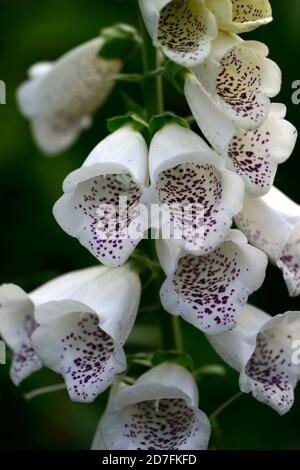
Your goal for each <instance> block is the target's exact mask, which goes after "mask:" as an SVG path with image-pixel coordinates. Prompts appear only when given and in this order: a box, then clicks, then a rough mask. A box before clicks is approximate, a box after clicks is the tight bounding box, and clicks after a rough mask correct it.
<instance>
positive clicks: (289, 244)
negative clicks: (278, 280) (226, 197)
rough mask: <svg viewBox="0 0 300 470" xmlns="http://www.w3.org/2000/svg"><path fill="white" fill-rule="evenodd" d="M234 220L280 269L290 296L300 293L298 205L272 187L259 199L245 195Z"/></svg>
mask: <svg viewBox="0 0 300 470" xmlns="http://www.w3.org/2000/svg"><path fill="white" fill-rule="evenodd" d="M235 222H236V224H237V225H238V227H239V228H240V230H242V232H244V234H245V235H246V237H247V238H248V240H249V243H251V244H252V245H254V246H256V247H257V248H259V249H260V250H262V251H264V252H265V253H266V254H267V255H268V257H269V259H270V261H271V262H272V263H273V264H275V265H277V266H278V267H279V268H280V269H281V270H282V272H283V276H284V280H285V282H286V284H287V287H288V289H289V293H290V295H291V296H293V297H296V296H298V295H300V206H299V205H298V204H296V203H295V202H293V201H292V200H291V199H289V198H288V197H287V196H285V194H283V193H282V192H281V191H279V190H278V189H277V188H275V187H273V188H272V189H271V191H270V192H269V193H268V194H267V195H266V196H263V197H262V198H258V199H253V198H250V197H246V198H245V204H244V207H243V209H242V211H241V212H240V213H239V214H238V216H237V217H236V218H235Z"/></svg>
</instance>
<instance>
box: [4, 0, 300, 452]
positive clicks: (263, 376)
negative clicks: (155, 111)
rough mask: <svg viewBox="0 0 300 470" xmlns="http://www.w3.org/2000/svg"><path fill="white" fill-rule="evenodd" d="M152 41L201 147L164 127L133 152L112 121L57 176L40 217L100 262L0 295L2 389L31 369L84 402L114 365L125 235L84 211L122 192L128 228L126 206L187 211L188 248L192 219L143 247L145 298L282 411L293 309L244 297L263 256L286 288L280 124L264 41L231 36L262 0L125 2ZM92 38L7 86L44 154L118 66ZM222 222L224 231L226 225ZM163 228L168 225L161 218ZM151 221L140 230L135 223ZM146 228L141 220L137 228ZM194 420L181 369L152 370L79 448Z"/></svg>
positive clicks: (175, 441) (184, 430) (286, 208)
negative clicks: (102, 229) (185, 325)
mask: <svg viewBox="0 0 300 470" xmlns="http://www.w3.org/2000/svg"><path fill="white" fill-rule="evenodd" d="M139 3H140V8H141V12H142V15H143V18H144V21H145V24H146V26H147V29H148V32H149V34H150V36H151V38H152V39H153V44H154V46H156V47H157V48H159V49H160V50H161V51H162V53H163V54H164V55H165V56H166V57H167V58H168V60H170V61H172V62H175V63H176V64H178V65H180V66H183V67H184V68H185V70H184V92H185V95H186V98H187V101H188V103H189V106H190V108H191V111H192V113H193V116H194V118H195V120H196V122H197V124H198V126H199V128H200V130H201V131H202V134H203V136H204V138H205V139H206V141H205V140H204V139H203V138H201V137H200V136H199V135H197V134H196V133H194V132H193V131H191V130H190V129H188V128H186V127H183V126H182V125H180V123H178V122H170V121H168V122H166V124H165V125H162V127H161V128H160V129H159V130H158V131H157V132H156V133H155V135H154V136H153V137H152V140H151V143H150V148H148V146H147V144H146V141H145V139H144V137H143V135H142V133H141V132H140V131H139V130H138V129H137V128H136V126H135V124H134V123H132V122H131V123H130V122H126V123H125V124H124V125H122V126H121V127H120V128H119V129H118V130H116V131H115V132H113V133H112V134H111V135H109V136H108V137H107V138H106V139H104V140H103V141H102V142H100V143H99V144H98V145H97V147H96V148H95V149H94V150H93V151H92V152H91V154H90V155H89V156H88V158H87V159H86V160H85V162H84V163H83V165H82V166H81V168H79V169H78V170H76V171H74V172H72V173H71V174H70V175H69V176H67V178H66V180H65V182H64V186H63V191H64V194H63V196H62V197H61V199H60V200H59V201H58V202H57V203H56V204H55V207H54V215H55V218H56V220H57V221H58V223H59V224H60V226H61V227H62V228H63V229H64V230H65V231H66V232H67V233H68V234H69V235H71V236H72V237H76V238H77V239H78V240H79V241H80V243H81V244H82V245H83V246H85V247H86V248H87V249H88V250H89V251H90V252H91V253H92V255H94V257H95V258H96V259H97V260H98V261H100V262H101V263H103V264H104V265H105V266H98V267H94V268H90V269H86V270H83V271H78V272H75V273H70V274H67V275H64V276H62V277H59V278H57V279H56V280H54V281H52V282H50V283H48V284H46V285H45V286H42V287H41V288H40V289H37V290H36V291H34V292H32V293H31V294H29V295H27V294H26V293H25V292H24V291H23V290H22V289H20V288H19V287H17V286H14V285H11V284H8V285H3V286H2V287H1V288H0V333H1V335H2V337H3V339H4V340H5V341H6V342H7V344H8V345H9V346H10V347H11V349H12V350H13V352H14V360H13V364H12V368H11V377H12V380H13V382H14V383H15V384H19V383H20V382H21V380H23V379H24V378H26V377H27V376H28V375H29V374H31V373H32V372H34V371H36V370H38V369H39V368H40V367H42V366H43V365H45V366H47V367H49V368H50V369H52V370H54V371H55V372H57V373H59V374H61V375H63V377H64V379H65V382H66V386H67V389H68V392H69V395H70V398H71V399H72V400H76V401H83V402H90V401H93V400H94V399H95V398H96V397H97V396H98V395H99V394H100V393H101V392H103V391H104V390H105V389H106V388H107V387H108V386H110V385H111V384H112V383H113V381H114V378H115V376H116V374H119V373H123V372H124V371H125V370H126V356H125V353H124V350H123V346H124V343H125V342H126V340H127V338H128V336H129V334H130V332H131V329H132V327H133V324H134V321H135V318H136V314H137V312H138V308H139V301H140V296H141V286H140V281H139V277H138V275H137V274H135V273H134V272H133V269H132V268H131V267H130V265H129V264H128V265H127V264H125V263H126V262H127V260H128V259H129V257H130V256H131V255H132V253H133V252H134V250H135V248H136V246H137V244H138V243H139V241H140V240H141V239H142V238H143V232H142V233H141V236H140V238H139V239H132V238H130V237H128V238H125V239H124V238H123V237H121V236H114V237H111V238H106V239H104V238H101V237H100V236H99V225H100V226H101V224H102V225H103V224H104V223H106V222H105V220H104V218H101V216H100V215H99V212H98V208H99V206H100V205H103V204H107V205H109V204H110V205H112V206H113V207H117V206H118V204H119V200H120V197H123V196H126V197H127V201H128V205H129V211H128V212H127V215H126V217H125V218H124V217H123V218H121V219H120V224H121V225H123V226H124V227H128V226H129V225H130V224H131V223H132V222H133V221H134V219H135V217H136V213H135V208H136V206H137V204H139V203H145V204H160V205H166V206H170V205H172V204H177V205H181V206H182V207H185V206H187V205H188V204H191V203H192V204H195V205H197V204H198V205H201V206H202V207H203V218H201V220H199V221H198V222H197V223H199V227H200V228H202V229H203V237H202V238H201V240H200V239H199V244H198V246H196V248H195V247H194V249H193V250H191V249H189V248H188V247H189V244H188V241H189V238H190V237H191V236H192V235H191V234H192V231H193V230H195V229H197V228H199V227H195V225H197V224H195V220H194V218H193V214H190V217H189V216H187V217H186V219H185V220H184V226H185V236H184V237H183V238H182V239H181V240H176V239H175V238H174V239H171V240H163V239H161V240H158V241H157V243H156V249H157V255H158V258H159V261H160V264H161V266H162V268H163V270H164V271H165V273H166V280H165V282H164V283H163V285H162V287H161V292H160V296H161V302H162V305H163V307H164V308H165V310H167V311H168V312H170V313H171V314H172V315H175V316H181V317H182V318H183V319H184V320H186V321H188V322H189V323H191V324H192V325H194V326H195V327H196V328H198V329H199V330H201V331H202V332H204V333H205V335H206V336H207V338H208V339H209V341H210V343H211V344H212V346H213V347H214V348H215V350H216V351H217V352H218V353H219V354H220V356H221V357H222V358H223V359H224V360H225V361H226V362H227V363H228V364H229V365H230V366H232V367H233V368H234V369H236V370H237V371H238V372H239V373H240V388H241V391H243V392H246V393H248V392H251V393H252V395H253V396H254V397H255V398H257V399H258V400H260V401H262V402H264V403H266V404H268V405H269V406H271V407H272V408H274V409H275V410H276V411H277V412H278V413H280V414H284V413H286V412H287V411H288V410H289V409H290V408H291V406H292V404H293V399H294V387H295V386H296V383H297V381H298V380H299V379H300V367H299V364H294V363H293V361H292V355H293V344H294V342H295V341H296V340H297V339H299V338H300V312H287V313H284V314H283V315H277V316H275V317H271V316H270V315H268V314H266V313H264V312H262V311H260V310H258V309H257V308H255V307H252V306H250V305H249V304H247V301H248V297H249V296H250V294H252V293H253V292H254V291H256V290H257V289H259V288H260V287H261V285H262V283H263V281H264V278H265V272H266V267H267V262H268V259H267V257H269V259H270V260H271V261H272V262H273V263H275V264H276V265H278V267H279V268H281V269H282V271H283V274H284V279H285V281H286V283H287V285H288V289H289V292H290V294H291V295H293V296H296V295H300V207H299V206H298V205H297V204H295V203H294V202H292V201H290V200H289V199H288V198H287V197H286V196H284V195H283V194H282V193H281V192H280V191H279V190H277V189H276V188H274V187H273V182H274V178H275V174H276V171H277V166H278V164H280V163H283V162H284V161H286V160H287V159H288V158H289V156H290V155H291V153H292V151H293V149H294V146H295V143H296V137H297V132H296V129H295V128H294V127H293V126H292V125H291V124H290V123H289V122H287V121H286V120H285V115H286V108H285V106H284V105H282V104H279V103H271V102H270V98H273V97H275V96H276V95H277V94H278V93H279V91H280V86H281V73H280V70H279V68H278V67H277V65H276V64H275V63H274V62H272V61H271V60H270V59H268V48H267V47H266V46H265V45H264V44H262V43H260V42H256V41H245V40H243V39H241V38H240V37H239V36H238V35H237V34H238V33H244V32H247V31H251V30H254V29H255V28H257V27H259V26H261V25H264V24H267V23H268V22H270V21H271V20H272V12H271V7H270V5H269V2H268V1H267V0H243V1H241V0H151V1H150V0H139ZM101 41H102V39H101V38H100V39H95V40H93V41H91V42H89V43H87V44H85V45H83V46H81V47H79V48H77V49H75V50H74V51H72V52H70V53H69V54H67V55H66V56H64V57H63V58H61V59H60V60H58V61H57V62H55V63H53V64H48V63H43V64H39V65H38V66H35V67H33V68H32V69H31V71H30V80H29V81H28V82H27V83H25V84H24V85H22V86H21V88H20V89H19V92H18V97H19V103H20V107H21V110H22V111H23V113H24V114H25V115H26V116H27V117H28V118H30V120H31V122H32V127H33V131H34V135H35V138H36V140H37V142H38V143H39V145H40V146H41V147H42V148H43V149H44V150H45V151H46V152H48V153H57V152H59V151H61V150H63V149H65V148H66V147H67V146H69V145H70V144H71V143H72V142H73V141H74V140H75V138H76V137H77V136H78V134H79V132H80V130H81V129H82V128H83V127H85V126H86V125H87V123H88V122H89V121H90V118H91V115H92V114H93V113H94V112H95V111H96V110H97V109H98V108H99V106H100V105H101V104H102V103H103V102H104V100H105V98H106V97H107V96H108V94H109V92H110V91H111V89H112V85H113V82H112V81H107V80H106V79H107V78H109V77H110V76H112V75H113V74H116V73H117V72H119V71H120V70H121V67H122V61H121V60H117V59H114V60H109V59H104V58H99V57H98V51H99V50H100V51H101ZM233 220H234V221H235V223H236V225H237V226H238V228H239V229H240V230H237V229H232V223H233ZM170 223H171V224H172V225H173V227H175V226H178V225H180V223H182V221H180V220H179V217H178V214H176V213H174V214H173V216H172V218H171V221H170ZM150 225H151V224H150ZM148 228H149V227H148V226H147V227H145V230H146V229H148ZM209 437H210V423H209V420H208V418H207V417H206V415H205V414H204V413H203V412H202V411H201V410H199V408H198V388H197V384H196V382H195V379H194V378H193V376H192V374H191V373H190V372H188V371H187V370H185V369H184V368H183V367H181V366H179V365H176V364H175V363H174V364H171V363H163V364H161V365H159V366H157V367H154V368H152V369H150V370H149V371H148V372H146V373H145V374H144V375H142V376H141V377H140V378H139V379H138V380H137V381H136V382H135V383H134V384H133V385H131V386H128V385H125V384H124V383H123V382H122V381H117V382H116V383H115V384H114V386H113V388H112V392H111V395H110V399H109V404H108V407H107V410H106V412H105V414H104V416H103V417H102V419H101V422H100V424H99V427H98V430H97V433H96V436H95V440H94V443H93V448H94V449H134V450H136V449H160V450H162V449H163V450H166V449H177V450H179V449H191V450H195V449H206V448H207V446H208V441H209Z"/></svg>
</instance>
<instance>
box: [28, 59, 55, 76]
mask: <svg viewBox="0 0 300 470" xmlns="http://www.w3.org/2000/svg"><path fill="white" fill-rule="evenodd" d="M53 66H54V64H53V62H38V63H37V64H34V65H32V66H31V67H30V69H29V70H28V75H29V77H30V78H42V77H44V76H45V75H46V74H47V73H49V72H50V70H52V68H53Z"/></svg>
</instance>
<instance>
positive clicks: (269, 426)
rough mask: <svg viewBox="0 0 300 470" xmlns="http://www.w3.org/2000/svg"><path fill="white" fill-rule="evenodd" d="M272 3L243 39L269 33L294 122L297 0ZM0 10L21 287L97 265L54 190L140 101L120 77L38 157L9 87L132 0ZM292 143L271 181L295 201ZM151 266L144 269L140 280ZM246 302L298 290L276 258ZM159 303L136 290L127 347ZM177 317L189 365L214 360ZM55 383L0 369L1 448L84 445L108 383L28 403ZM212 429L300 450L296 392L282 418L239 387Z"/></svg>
mask: <svg viewBox="0 0 300 470" xmlns="http://www.w3.org/2000/svg"><path fill="white" fill-rule="evenodd" d="M271 3H272V5H273V9H274V17H275V21H274V22H273V23H272V24H271V25H269V26H267V27H265V28H261V29H259V30H257V31H254V32H253V33H251V34H250V35H248V36H247V37H248V38H255V39H258V40H262V41H264V42H266V43H267V44H268V45H269V47H270V55H271V57H272V59H274V60H275V61H276V62H278V64H279V65H280V66H281V68H282V70H283V88H282V92H281V95H280V96H279V98H278V99H279V101H281V102H283V103H285V104H286V105H287V106H288V119H289V120H290V121H291V122H293V123H294V124H295V125H296V126H297V127H298V129H299V128H300V107H297V106H294V105H293V104H292V102H291V94H292V90H291V84H292V82H293V81H294V80H297V79H300V76H299V74H300V68H299V69H298V67H299V65H300V48H299V45H300V29H299V21H300V3H299V0H289V1H287V2H282V1H280V0H273V1H271ZM0 15H1V16H0V17H1V28H0V57H1V63H0V79H1V80H4V81H5V82H6V84H7V105H5V106H0V122H1V137H0V187H1V190H0V198H1V205H0V207H1V233H0V237H1V243H0V246H1V272H0V282H7V281H9V282H14V283H17V284H19V285H21V286H22V287H23V288H24V289H25V290H27V291H30V290H32V289H33V288H35V287H36V286H38V285H39V284H40V283H42V282H44V281H46V280H48V279H50V278H51V277H53V276H55V275H57V274H60V273H63V272H66V271H69V270H72V269H77V268H81V267H85V266H89V265H92V264H93V263H95V260H94V259H93V258H92V256H91V255H90V254H89V253H88V252H87V250H85V249H84V248H83V247H81V246H80V245H79V243H78V242H77V241H76V240H74V239H72V238H70V237H68V236H67V235H66V234H65V233H64V232H63V231H62V230H61V229H60V228H59V227H58V226H57V224H56V223H55V221H54V218H53V216H52V206H53V204H54V202H55V201H56V200H57V198H58V197H59V196H60V195H61V184H62V181H63V179H64V177H65V176H66V175H67V174H68V173H69V172H70V171H72V170H74V169H76V168H77V167H78V166H79V165H80V164H81V163H82V161H83V160H84V158H85V157H86V156H87V154H88V153H89V152H90V150H91V149H92V148H93V147H94V146H95V145H96V144H97V143H98V142H99V140H101V139H102V138H103V137H105V136H106V135H107V129H106V118H109V117H113V116H115V115H120V114H125V113H126V112H128V111H129V109H128V107H127V106H126V103H127V104H128V103H131V102H132V101H131V100H132V99H134V100H135V101H136V102H137V103H138V104H139V105H141V104H142V101H141V100H142V93H141V89H140V85H139V84H138V83H135V84H130V83H125V84H124V83H118V84H117V86H116V88H115V91H114V93H113V95H112V96H111V97H110V99H109V100H108V102H107V103H106V105H105V106H104V107H103V108H102V109H101V110H100V112H99V113H98V114H97V116H96V118H95V120H94V125H93V127H92V128H91V129H90V130H88V131H87V132H85V133H84V134H83V135H82V137H81V138H80V140H79V141H78V142H77V143H76V145H74V146H73V148H71V149H70V150H69V151H67V152H65V153H64V154H63V155H61V156H59V157H58V158H46V157H44V156H43V155H41V154H40V153H39V151H38V150H37V148H36V147H35V145H34V142H33V140H32V137H31V134H30V130H29V126H28V123H27V122H26V121H25V120H24V119H23V118H22V117H21V116H20V114H19V113H18V111H17V107H16V103H15V90H16V88H17V86H18V85H19V84H20V83H21V82H22V81H23V80H24V79H25V77H26V73H27V69H28V67H29V66H30V65H31V64H33V63H35V62H37V61H40V60H53V59H56V58H57V57H59V56H60V55H61V54H62V53H64V52H65V51H67V50H69V49H70V48H72V47H74V46H76V45H78V44H80V43H81V42H83V41H86V40H88V39H90V38H92V37H93V36H96V35H97V34H98V31H99V30H100V28H102V27H105V26H109V25H110V24H111V23H115V22H128V23H131V24H136V23H137V19H138V17H137V13H136V10H135V7H134V2H132V1H130V0H123V1H118V0H110V1H107V0H89V1H88V2H87V1H85V0H60V1H59V0H39V2H37V1H36V0H26V1H22V0H0ZM125 72H126V73H142V70H141V60H140V58H139V56H136V57H135V58H132V59H131V61H130V63H129V64H128V65H127V67H126V69H125ZM124 93H125V94H126V95H124ZM124 96H125V97H127V98H126V99H124ZM165 96H166V102H165V105H166V110H168V111H174V112H177V113H178V114H180V115H181V116H187V115H189V114H190V113H189V110H188V108H187V105H186V103H185V100H184V97H183V96H181V95H180V94H178V93H177V92H176V90H175V89H174V88H173V87H172V86H171V85H170V84H169V83H168V84H166V90H165ZM132 110H133V109H132ZM133 111H134V110H133ZM299 146H300V143H298V147H297V149H296V150H295V153H294V155H293V157H292V158H291V159H290V160H289V162H288V163H286V164H285V165H282V166H280V168H279V172H278V175H277V178H276V184H277V186H278V187H279V188H280V189H282V190H283V191H285V192H287V194H288V195H289V196H290V197H292V198H294V199H295V200H296V201H297V202H298V203H300V187H299V171H300V162H299V161H298V160H297V159H298V154H299ZM148 248H149V243H148V242H147V241H145V242H143V243H142V249H143V250H144V251H146V252H147V250H148ZM149 276H150V274H149V272H146V271H145V273H144V274H143V281H144V283H147V280H148V278H149ZM251 301H252V302H253V303H254V304H255V305H257V306H259V307H261V308H263V309H265V310H266V311H268V312H269V313H272V314H277V313H282V312H284V311H286V310H288V309H294V310H300V301H299V299H297V298H296V299H290V298H289V297H288V295H287V290H286V287H285V285H284V283H283V281H282V278H281V274H280V272H279V271H277V270H276V269H275V268H273V267H269V269H268V274H267V279H266V283H265V285H264V287H263V288H262V289H261V291H260V292H259V293H257V294H255V295H254V296H253V298H252V299H251ZM157 303H158V296H157V293H155V289H154V286H153V284H150V285H148V287H146V288H145V289H144V291H143V302H142V306H141V312H140V315H139V319H138V322H137V325H136V328H135V330H134V332H133V334H132V336H131V339H130V341H129V343H128V345H127V351H128V352H129V353H132V352H137V351H140V352H145V351H158V350H161V349H162V348H163V344H162V339H161V336H160V334H159V330H158V326H159V324H160V321H161V319H163V320H166V319H167V318H166V316H167V314H166V313H164V312H163V311H162V310H161V309H160V308H159V307H157ZM152 304H155V305H156V307H155V308H153V310H152V309H151V308H149V305H152ZM181 325H182V329H183V334H184V341H185V349H186V353H188V354H189V355H190V356H192V358H193V360H194V362H195V367H197V368H200V367H202V366H205V365H206V364H222V361H221V360H220V359H219V358H218V356H217V355H216V354H215V353H214V351H213V350H212V349H211V348H210V346H209V345H208V343H207V341H206V339H205V338H204V337H203V335H202V334H201V333H200V332H199V331H197V330H196V329H195V328H193V327H192V326H190V325H188V324H186V323H184V322H181ZM169 333H170V332H169ZM167 335H168V331H167ZM168 347H169V346H168ZM226 370H227V374H226V376H224V377H223V376H221V375H208V376H207V377H202V378H201V382H199V391H200V407H201V408H202V409H203V410H204V411H205V412H206V413H207V414H210V413H212V412H213V411H214V410H215V409H216V408H218V407H219V405H220V404H222V403H223V402H224V401H226V400H227V399H228V398H229V397H231V396H232V395H234V394H235V393H236V392H237V391H238V376H237V374H236V373H235V372H233V371H232V370H230V369H229V368H227V367H226ZM60 381H61V379H60V378H58V377H57V376H55V374H53V373H52V372H50V371H48V370H43V371H40V372H38V373H36V374H35V375H34V376H32V377H30V378H29V379H28V380H27V381H26V382H25V383H24V385H22V386H21V387H20V388H19V389H17V388H15V387H14V386H13V385H12V384H11V382H10V380H9V376H8V367H4V366H1V367H0V416H1V418H0V423H1V426H0V448H1V449H82V448H89V446H90V443H91V440H92V437H93V434H94V431H95V428H96V426H97V423H98V420H99V418H100V416H101V413H102V411H103V409H104V407H105V402H106V399H107V393H105V394H104V395H102V396H101V397H99V398H98V399H97V401H96V402H95V403H94V404H89V405H84V404H76V403H72V402H71V401H70V400H69V399H68V397H67V394H66V392H64V391H62V392H57V393H55V394H52V395H46V396H41V397H38V398H36V399H35V400H33V401H31V402H25V400H24V398H23V394H24V393H25V392H26V391H30V390H32V389H34V388H37V387H41V386H46V385H50V384H53V383H59V382H60ZM297 395H298V396H297ZM215 426H216V425H215ZM215 434H216V435H217V436H218V439H217V441H216V442H215V443H213V445H214V446H216V447H217V448H218V449H300V394H299V391H298V393H296V404H295V406H294V408H293V410H292V411H291V412H290V413H288V414H287V415H286V416H284V417H279V416H278V415H277V414H276V413H275V412H274V411H272V410H271V409H269V408H268V407H266V406H265V405H262V404H260V403H258V402H257V401H255V400H254V399H252V398H251V397H250V396H247V395H244V396H243V397H242V398H240V399H239V400H238V401H236V402H235V403H234V404H233V405H231V407H230V408H228V409H227V410H226V411H224V412H223V413H222V415H220V417H219V421H218V425H217V432H215Z"/></svg>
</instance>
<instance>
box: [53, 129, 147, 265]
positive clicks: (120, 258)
mask: <svg viewBox="0 0 300 470" xmlns="http://www.w3.org/2000/svg"><path fill="white" fill-rule="evenodd" d="M147 183H148V148H147V145H146V142H145V140H144V138H143V137H142V135H141V134H140V133H139V132H137V131H136V130H134V129H133V127H131V125H126V126H124V127H121V128H120V129H118V130H117V131H115V132H114V133H113V134H111V135H109V136H108V137H107V138H106V139H104V140H103V141H102V142H100V143H99V145H97V146H96V147H95V149H94V150H93V151H92V152H91V154H90V155H89V156H88V158H87V159H86V161H85V162H84V163H83V165H82V167H81V168H79V169H78V170H76V171H74V172H72V173H71V174H70V175H68V176H67V178H66V179H65V181H64V185H63V190H64V195H63V196H62V197H61V198H60V199H59V200H58V201H57V203H56V204H55V206H54V216H55V218H56V220H57V222H58V223H59V225H60V226H61V227H62V228H63V230H65V231H66V232H67V233H68V234H69V235H71V236H72V237H75V238H77V239H78V240H79V241H80V243H81V244H82V245H83V246H85V247H86V248H87V249H88V250H89V251H90V252H91V253H92V254H93V255H94V256H95V257H96V258H97V259H98V260H99V261H101V262H102V263H104V264H105V265H107V266H111V267H116V266H120V265H122V264H124V263H125V262H126V260H127V259H128V257H129V256H130V255H131V253H132V252H133V251H134V249H135V247H136V246H137V244H138V243H139V242H140V240H141V239H142V238H143V235H144V231H143V230H137V231H136V232H134V236H133V238H131V237H130V234H131V232H130V227H131V225H132V224H134V223H135V219H136V218H137V217H138V215H139V212H138V205H139V204H140V203H141V202H142V198H143V194H144V190H145V187H146V185H147ZM146 228H147V227H145V229H146Z"/></svg>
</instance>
